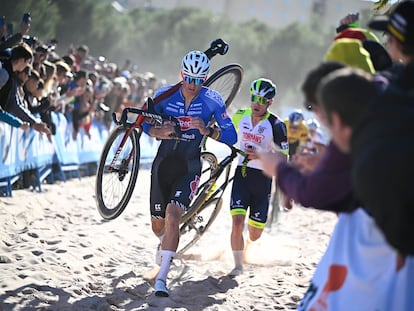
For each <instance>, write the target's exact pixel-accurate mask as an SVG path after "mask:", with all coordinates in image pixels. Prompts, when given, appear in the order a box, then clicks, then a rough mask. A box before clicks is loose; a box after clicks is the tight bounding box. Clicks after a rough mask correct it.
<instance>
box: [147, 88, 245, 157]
mask: <svg viewBox="0 0 414 311" xmlns="http://www.w3.org/2000/svg"><path fill="white" fill-rule="evenodd" d="M171 87H172V86H171V85H170V86H166V87H163V88H160V89H159V90H157V92H155V96H158V95H159V94H161V93H163V92H165V91H166V90H168V89H169V88H171ZM154 110H155V112H157V113H160V114H163V115H169V116H173V117H175V118H177V119H178V120H179V122H180V128H181V132H182V138H183V139H184V140H180V141H179V142H178V144H177V145H176V140H175V139H165V140H163V141H162V142H161V144H160V147H159V148H158V156H159V155H164V156H166V155H169V154H173V153H174V154H175V155H179V156H180V157H182V158H184V159H195V158H198V157H199V156H200V150H201V147H200V143H201V140H202V138H203V135H202V134H200V132H199V130H198V129H195V128H191V125H190V122H189V118H188V117H199V118H201V119H203V121H204V123H205V124H208V123H209V122H210V121H211V119H212V117H213V116H214V119H215V120H216V123H217V125H218V126H219V127H220V129H221V136H220V139H219V141H220V142H222V143H225V144H228V145H233V144H234V143H236V141H237V133H236V129H235V128H234V125H233V123H232V121H231V118H230V117H229V116H228V115H227V113H226V105H225V103H224V101H223V98H222V97H221V95H220V94H219V93H218V92H216V91H214V90H212V89H209V88H207V87H204V86H203V87H202V88H201V90H200V92H199V94H198V96H197V97H195V98H194V99H193V101H192V102H191V104H190V106H189V107H188V109H187V110H185V100H184V97H183V95H182V93H181V88H180V89H178V90H177V91H176V92H174V93H173V94H172V95H170V96H169V97H168V98H166V99H164V100H162V101H160V102H159V103H158V104H156V105H154ZM150 127H151V125H150V124H148V123H146V122H144V123H143V129H144V132H145V133H147V134H148V132H149V129H150ZM175 145H176V147H175V148H174V146H175Z"/></svg>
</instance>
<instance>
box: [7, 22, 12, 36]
mask: <svg viewBox="0 0 414 311" xmlns="http://www.w3.org/2000/svg"><path fill="white" fill-rule="evenodd" d="M7 33H8V34H9V35H12V34H13V23H8V24H7Z"/></svg>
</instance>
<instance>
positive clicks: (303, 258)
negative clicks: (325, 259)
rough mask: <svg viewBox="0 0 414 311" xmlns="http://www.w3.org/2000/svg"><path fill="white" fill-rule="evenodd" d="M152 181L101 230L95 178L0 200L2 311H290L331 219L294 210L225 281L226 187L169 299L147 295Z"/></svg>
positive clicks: (171, 281)
mask: <svg viewBox="0 0 414 311" xmlns="http://www.w3.org/2000/svg"><path fill="white" fill-rule="evenodd" d="M149 180H150V173H149V170H147V169H141V170H140V173H139V180H138V182H137V187H136V189H135V192H134V195H133V198H132V200H131V202H130V204H129V205H128V206H127V208H126V210H125V211H124V213H123V214H122V215H121V216H120V217H118V218H117V219H114V220H111V221H104V220H103V219H102V218H101V216H100V215H99V213H98V211H97V208H96V204H95V200H94V182H95V178H94V177H83V178H81V179H80V180H79V179H72V180H69V181H67V182H66V183H63V182H58V183H55V184H52V185H49V184H45V185H43V192H41V193H38V192H32V191H30V190H18V191H14V192H13V197H7V198H5V197H0V222H1V224H2V226H1V228H0V241H1V244H0V269H1V277H0V310H180V311H181V310H189V311H190V310H191V311H197V310H295V309H296V307H297V305H298V303H299V301H300V299H301V298H302V297H303V295H304V293H305V291H306V290H307V287H308V284H309V280H310V278H311V276H312V274H313V271H314V269H315V266H316V264H317V262H318V261H319V259H320V257H321V256H322V254H323V252H324V250H325V248H326V245H327V243H328V240H329V237H330V234H331V232H332V230H333V227H334V225H335V222H336V215H335V214H333V213H329V212H319V211H315V210H311V209H304V208H301V207H297V206H296V207H294V208H293V209H292V210H291V211H289V212H282V213H281V214H280V217H279V219H278V222H277V223H276V224H273V225H272V226H271V227H270V228H266V229H265V232H264V234H263V236H262V238H261V239H260V240H259V241H258V242H257V243H255V244H254V245H253V246H252V247H251V248H249V252H248V254H247V259H248V261H249V263H248V264H246V265H245V270H244V273H243V274H242V275H240V276H237V277H235V278H230V277H229V276H227V273H228V272H229V271H230V270H231V269H232V268H233V259H232V253H231V250H230V237H229V235H230V228H231V218H230V214H229V211H228V203H229V192H230V187H229V188H228V189H227V190H226V192H225V195H224V204H223V209H222V210H221V212H220V215H219V217H218V219H217V220H216V221H215V223H214V224H213V226H212V227H211V229H210V230H209V231H208V232H207V233H206V234H205V235H204V236H203V237H202V238H201V240H200V241H199V242H198V244H197V245H196V246H194V247H193V248H191V249H190V250H189V251H188V252H187V253H186V254H185V256H183V257H182V258H179V259H175V260H174V262H173V265H172V268H171V272H170V274H169V278H168V287H169V289H170V297H168V298H160V297H156V296H155V295H154V291H153V288H152V277H153V275H154V273H155V271H156V267H157V266H156V265H155V262H154V255H155V249H156V246H157V244H158V239H156V238H155V237H154V236H153V234H152V231H151V228H150V218H149V211H148V202H149Z"/></svg>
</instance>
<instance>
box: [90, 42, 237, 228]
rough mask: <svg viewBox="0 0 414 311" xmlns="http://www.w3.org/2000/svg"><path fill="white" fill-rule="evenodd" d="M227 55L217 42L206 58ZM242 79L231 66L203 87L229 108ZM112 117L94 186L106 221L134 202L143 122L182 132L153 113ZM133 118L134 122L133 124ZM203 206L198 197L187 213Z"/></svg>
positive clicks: (185, 217) (127, 111)
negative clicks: (130, 201)
mask: <svg viewBox="0 0 414 311" xmlns="http://www.w3.org/2000/svg"><path fill="white" fill-rule="evenodd" d="M227 51H228V44H227V43H225V42H224V41H223V40H222V39H217V40H215V41H213V42H212V43H211V45H210V47H209V48H208V49H207V50H206V51H205V54H206V55H207V56H208V57H209V58H210V59H211V58H212V57H214V56H215V55H217V54H220V55H224V54H226V53H227ZM242 77H243V68H242V67H241V66H240V65H238V64H229V65H227V66H224V67H222V68H220V69H219V70H217V71H216V72H214V73H213V74H212V75H211V76H210V77H209V78H208V79H207V80H206V82H205V83H204V85H205V86H208V87H210V88H213V89H214V90H216V91H218V92H220V94H221V95H222V96H223V99H224V101H225V104H226V106H227V107H228V106H229V105H230V104H231V102H232V101H233V100H234V98H235V96H236V95H237V93H238V91H239V89H240V85H241V80H242ZM180 85H181V82H179V83H177V84H176V85H174V86H173V87H172V88H171V89H170V90H171V91H170V90H168V91H166V92H165V93H163V94H161V95H160V96H158V97H156V98H154V99H151V98H149V99H148V101H147V104H148V106H149V107H148V108H151V107H150V106H151V105H152V104H156V103H157V102H159V101H161V100H162V99H163V98H166V97H168V96H169V94H171V93H173V92H174V91H175V90H177V89H178V88H179V87H180ZM169 91H170V92H169ZM166 93H168V94H166ZM134 115H135V116H134ZM112 117H113V121H114V122H115V124H116V126H115V128H114V129H113V130H112V131H111V133H110V135H109V136H108V139H107V141H106V142H105V145H104V147H103V149H102V153H101V157H100V160H99V163H98V168H97V174H96V183H95V199H96V203H97V207H98V211H99V213H100V215H101V216H102V217H103V218H104V219H105V220H111V219H115V218H117V217H118V216H119V215H121V214H122V212H123V211H124V210H125V208H126V206H127V205H128V202H129V200H130V199H131V196H132V193H133V191H134V188H135V185H136V181H137V178H138V172H139V162H140V144H139V139H140V137H141V134H142V123H143V122H144V120H146V121H149V122H152V123H154V124H162V123H163V122H165V121H171V122H174V123H175V125H176V129H177V132H179V130H178V129H179V123H178V121H177V120H176V119H175V118H173V117H169V116H162V115H160V114H156V113H154V112H152V110H151V109H147V110H144V109H137V108H132V107H128V108H125V109H124V110H123V112H122V114H121V117H120V119H119V120H118V119H117V117H116V115H115V114H113V115H112ZM133 118H134V121H130V120H131V119H133ZM176 139H177V141H178V140H179V139H181V138H180V137H179V135H178V136H177V137H176ZM203 157H206V158H207V157H209V156H207V155H203ZM212 161H213V160H212ZM216 161H217V159H216ZM203 193H204V192H203ZM205 198H206V197H205ZM203 202H204V200H200V199H199V198H198V197H197V198H196V200H195V201H194V203H196V205H194V204H192V205H191V206H190V208H189V209H188V210H189V211H190V210H191V211H194V213H195V212H196V211H197V210H196V209H193V208H192V207H199V206H201V203H203ZM194 213H193V214H194ZM190 220H191V217H190V214H189V213H188V212H187V213H185V214H184V215H183V218H182V221H181V223H184V222H185V221H190ZM189 227H190V226H189ZM204 231H205V230H204ZM204 231H203V232H204Z"/></svg>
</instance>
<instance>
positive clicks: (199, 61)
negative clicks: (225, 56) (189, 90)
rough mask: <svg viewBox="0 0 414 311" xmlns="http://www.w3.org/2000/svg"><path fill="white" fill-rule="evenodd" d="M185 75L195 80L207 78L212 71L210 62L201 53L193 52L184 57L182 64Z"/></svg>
mask: <svg viewBox="0 0 414 311" xmlns="http://www.w3.org/2000/svg"><path fill="white" fill-rule="evenodd" d="M181 70H182V72H183V74H185V75H188V76H190V77H193V78H205V77H207V75H208V72H209V71H210V60H209V59H208V57H207V55H206V54H204V53H203V52H200V51H191V52H189V53H188V54H187V55H185V56H184V58H183V60H182V62H181Z"/></svg>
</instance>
